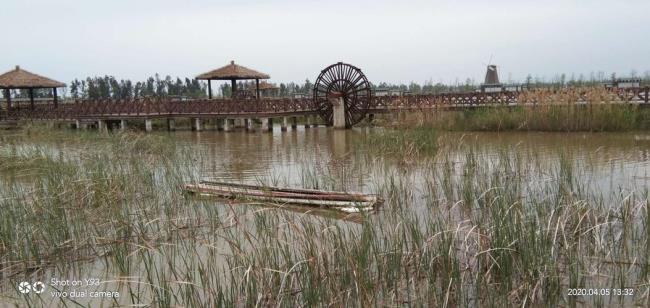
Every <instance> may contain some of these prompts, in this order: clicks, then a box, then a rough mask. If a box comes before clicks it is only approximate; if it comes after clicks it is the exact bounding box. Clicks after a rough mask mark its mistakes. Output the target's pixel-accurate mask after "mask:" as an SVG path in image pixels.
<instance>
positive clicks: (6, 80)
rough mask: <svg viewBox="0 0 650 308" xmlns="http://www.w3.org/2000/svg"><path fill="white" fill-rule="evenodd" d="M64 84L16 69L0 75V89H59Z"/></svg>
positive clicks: (18, 67)
mask: <svg viewBox="0 0 650 308" xmlns="http://www.w3.org/2000/svg"><path fill="white" fill-rule="evenodd" d="M61 87H65V83H62V82H58V81H56V80H52V79H50V78H47V77H43V76H41V75H37V74H34V73H32V72H28V71H26V70H24V69H21V68H20V66H18V65H16V68H15V69H13V70H11V71H8V72H6V73H4V74H2V75H0V88H61Z"/></svg>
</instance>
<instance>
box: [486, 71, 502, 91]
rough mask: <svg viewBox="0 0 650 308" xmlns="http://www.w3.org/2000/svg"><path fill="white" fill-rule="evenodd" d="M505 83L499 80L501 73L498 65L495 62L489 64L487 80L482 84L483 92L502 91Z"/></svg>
mask: <svg viewBox="0 0 650 308" xmlns="http://www.w3.org/2000/svg"><path fill="white" fill-rule="evenodd" d="M501 91H503V85H502V84H501V83H500V82H499V73H498V72H497V66H496V65H494V64H488V65H487V72H486V73H485V82H483V84H481V92H501Z"/></svg>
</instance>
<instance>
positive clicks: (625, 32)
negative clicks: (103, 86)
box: [0, 0, 650, 83]
mask: <svg viewBox="0 0 650 308" xmlns="http://www.w3.org/2000/svg"><path fill="white" fill-rule="evenodd" d="M648 12H650V1H647V0H644V1H632V0H630V1H624V0H623V1H613V0H610V1H600V0H595V1H555V0H551V1H530V2H529V1H500V0H495V1H473V0H470V1H385V0H375V1H352V0H348V1H339V0H331V1H292V0H285V1H252V0H249V1H180V0H179V1H167V0H157V1H153V0H142V1H126V0H112V1H89V0H86V1H83V0H56V1H44V0H33V1H30V0H3V1H2V4H0V25H1V26H2V29H4V30H5V31H3V36H2V39H1V43H0V71H2V72H4V71H7V70H9V69H11V68H12V67H13V66H14V65H16V64H19V65H21V66H23V67H25V68H26V69H28V70H31V71H34V72H38V73H42V74H44V75H47V76H49V77H52V78H55V79H58V80H61V81H64V82H69V81H70V80H71V79H73V78H82V77H86V76H94V75H114V76H116V77H117V78H118V79H119V78H131V79H134V80H142V79H144V78H146V77H147V76H150V75H153V74H154V73H156V72H158V73H160V74H161V75H163V76H164V75H171V76H181V77H186V76H188V77H194V76H196V75H197V74H199V73H202V72H205V71H207V70H210V69H214V68H217V67H220V66H223V65H225V64H226V63H228V61H230V60H231V59H233V60H235V61H236V62H238V63H241V64H243V65H245V66H248V67H250V68H253V69H257V70H260V71H263V72H265V73H268V74H270V75H271V78H272V79H271V81H303V80H304V79H305V78H309V79H310V80H312V81H313V80H314V79H315V78H316V76H317V74H318V72H319V71H320V70H321V69H322V68H324V67H325V66H327V65H329V64H332V63H334V62H338V61H344V62H348V63H352V64H354V65H357V66H359V67H361V68H362V69H363V70H364V72H365V73H366V75H367V76H368V78H369V79H370V80H371V81H373V82H379V81H387V82H395V83H397V82H404V83H408V82H410V81H416V82H424V81H426V80H430V79H431V80H433V81H434V82H438V81H443V82H447V83H450V82H454V80H456V79H459V80H461V81H462V80H464V79H465V78H468V77H469V78H474V79H476V80H477V81H479V80H480V79H482V77H483V74H484V72H485V68H484V65H483V64H484V63H487V62H488V60H489V59H490V55H493V60H492V62H493V63H495V64H497V65H499V66H500V74H501V79H502V80H507V79H508V77H509V76H511V78H512V79H514V80H523V79H524V78H525V76H526V75H527V74H528V73H530V74H532V75H533V76H540V77H546V78H547V79H550V78H552V77H553V76H555V75H556V74H560V73H566V74H567V75H568V76H571V74H572V73H575V74H576V77H577V76H578V75H579V74H581V73H582V74H584V75H585V77H587V78H588V77H589V73H590V72H598V71H604V72H607V73H608V74H609V73H611V72H613V71H615V72H618V73H619V75H628V74H629V73H630V71H631V70H636V71H637V72H638V74H639V75H642V74H643V73H644V72H646V71H648V70H650V40H648V37H649V36H650V33H649V32H650V31H649V30H650V13H648Z"/></svg>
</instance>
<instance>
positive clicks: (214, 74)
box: [196, 61, 271, 98]
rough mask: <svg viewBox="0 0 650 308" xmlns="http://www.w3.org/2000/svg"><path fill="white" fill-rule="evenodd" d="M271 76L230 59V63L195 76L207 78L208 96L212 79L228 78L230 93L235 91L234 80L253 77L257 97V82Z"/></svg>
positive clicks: (235, 82)
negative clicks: (230, 84) (230, 87)
mask: <svg viewBox="0 0 650 308" xmlns="http://www.w3.org/2000/svg"><path fill="white" fill-rule="evenodd" d="M269 78H271V76H269V75H267V74H264V73H260V72H258V71H256V70H252V69H250V68H247V67H244V66H241V65H238V64H235V61H230V64H228V65H226V66H224V67H220V68H218V69H216V70H212V71H209V72H207V73H203V74H201V75H198V76H196V79H200V80H207V81H208V97H209V98H212V87H211V86H212V84H211V81H212V80H230V81H231V83H232V93H233V94H235V91H237V81H236V80H246V79H255V84H256V86H257V98H259V97H260V90H259V83H260V79H269Z"/></svg>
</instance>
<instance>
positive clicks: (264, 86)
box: [251, 81, 279, 90]
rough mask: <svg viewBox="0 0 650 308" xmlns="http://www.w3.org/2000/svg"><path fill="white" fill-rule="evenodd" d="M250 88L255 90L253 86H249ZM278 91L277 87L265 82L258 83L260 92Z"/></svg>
mask: <svg viewBox="0 0 650 308" xmlns="http://www.w3.org/2000/svg"><path fill="white" fill-rule="evenodd" d="M251 88H253V89H254V88H255V85H251ZM276 89H279V87H278V86H276V85H275V84H272V83H268V82H266V81H261V82H260V90H276Z"/></svg>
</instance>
